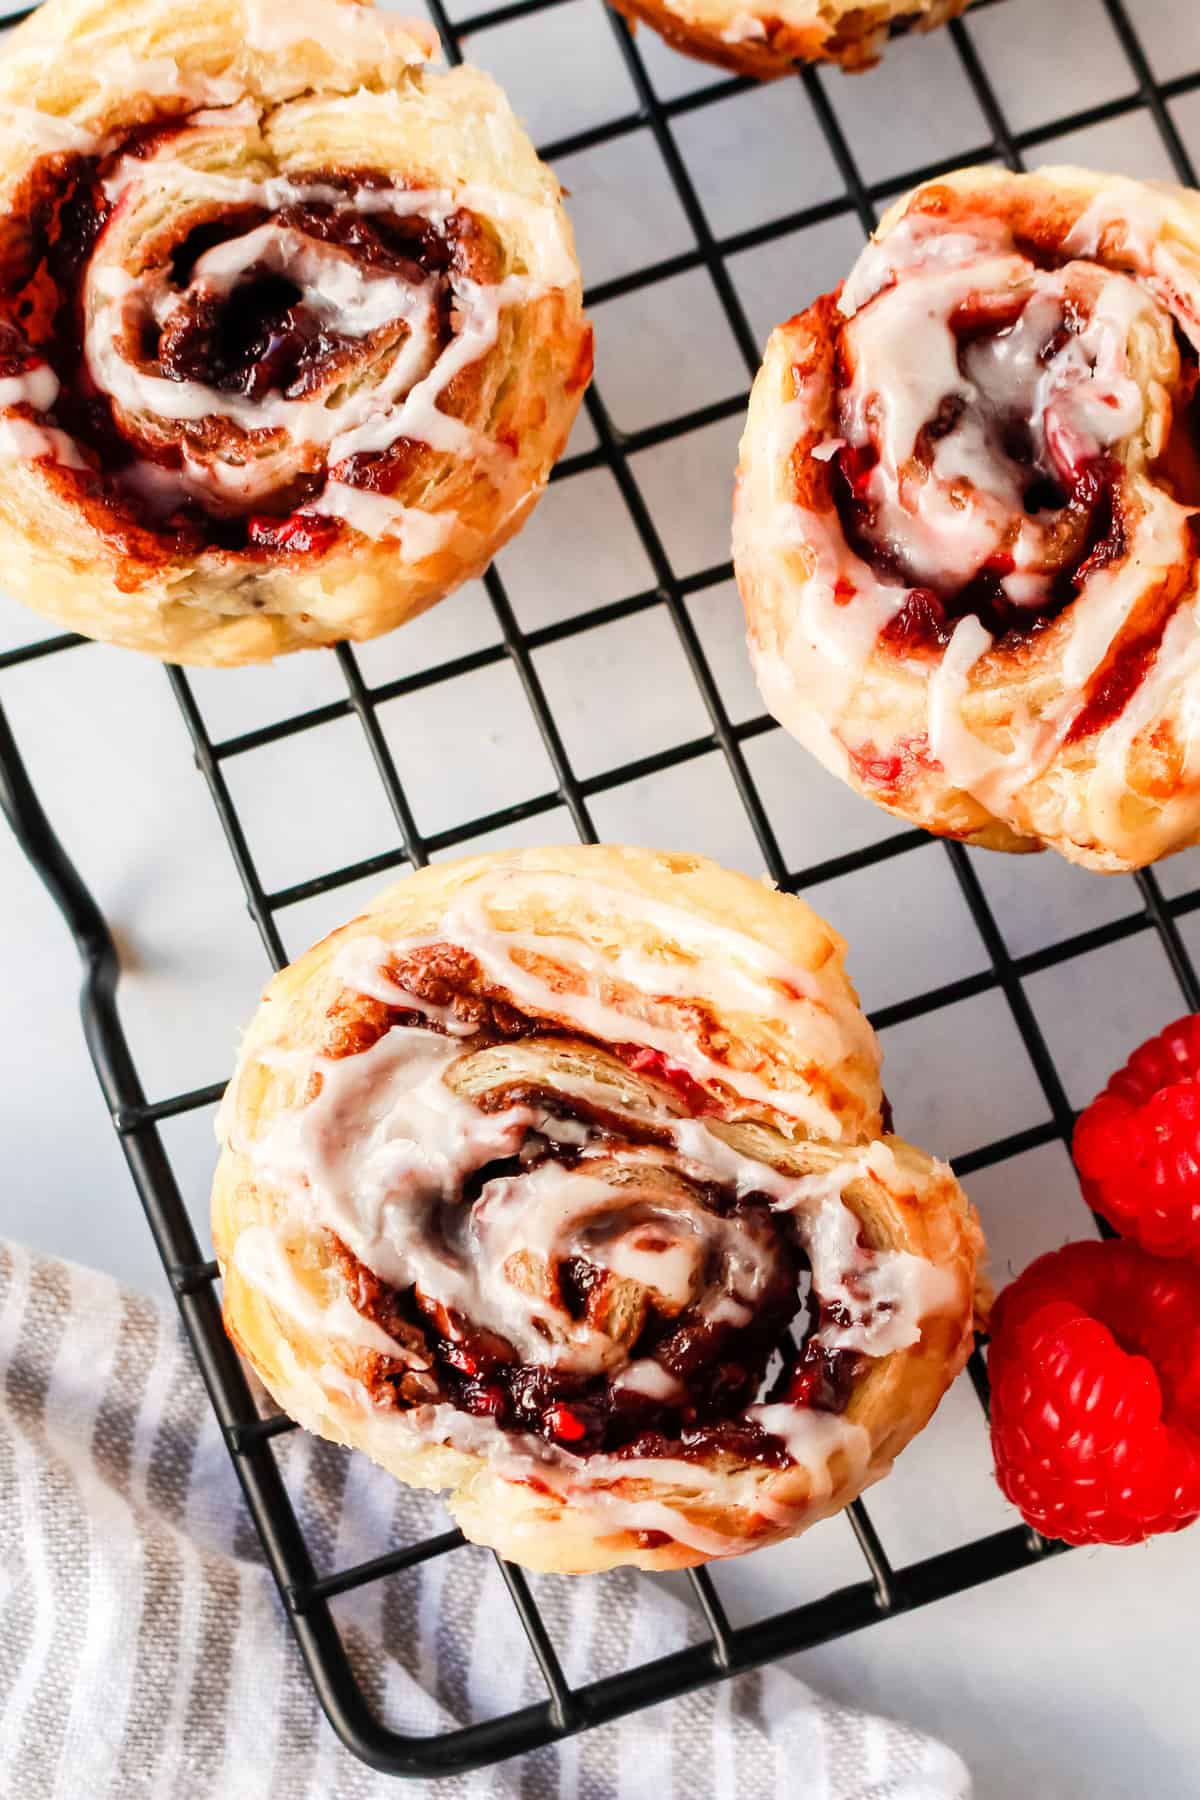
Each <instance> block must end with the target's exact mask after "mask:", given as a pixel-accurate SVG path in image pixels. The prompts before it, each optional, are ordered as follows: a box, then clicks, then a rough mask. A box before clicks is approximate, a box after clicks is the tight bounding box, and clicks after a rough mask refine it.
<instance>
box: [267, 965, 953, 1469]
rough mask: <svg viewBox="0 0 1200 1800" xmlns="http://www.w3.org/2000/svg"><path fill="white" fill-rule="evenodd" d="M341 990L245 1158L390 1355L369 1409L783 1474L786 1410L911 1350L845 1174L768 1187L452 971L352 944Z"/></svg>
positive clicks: (681, 1101) (691, 1102)
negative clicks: (300, 1098)
mask: <svg viewBox="0 0 1200 1800" xmlns="http://www.w3.org/2000/svg"><path fill="white" fill-rule="evenodd" d="M340 968H341V972H342V978H343V980H345V981H346V983H347V987H346V989H345V992H344V995H343V999H342V1001H341V1002H339V1004H338V1007H337V1008H336V1009H335V1025H334V1029H333V1032H332V1034H331V1037H330V1040H329V1046H328V1051H327V1053H326V1054H324V1055H323V1056H321V1057H320V1058H318V1059H317V1061H316V1062H315V1064H314V1066H313V1069H312V1073H311V1075H310V1077H309V1079H308V1083H307V1086H306V1088H305V1090H304V1092H305V1094H306V1098H305V1101H304V1103H303V1104H302V1105H300V1106H299V1107H296V1108H292V1109H288V1110H285V1111H284V1112H283V1113H282V1114H281V1115H280V1116H279V1117H278V1118H277V1120H276V1122H275V1124H274V1125H273V1126H272V1127H271V1128H270V1129H269V1130H268V1132H267V1133H266V1135H265V1137H264V1138H263V1139H262V1140H261V1141H260V1142H258V1143H257V1144H255V1145H254V1146H252V1147H251V1149H250V1154H251V1155H252V1157H253V1159H254V1161H255V1162H256V1163H257V1165H258V1166H259V1168H260V1169H261V1170H262V1171H263V1172H264V1173H265V1174H267V1175H269V1177H270V1178H271V1180H272V1182H273V1183H276V1184H279V1185H280V1186H281V1188H282V1190H283V1191H284V1192H286V1193H288V1194H290V1195H291V1196H292V1199H293V1202H294V1203H295V1202H296V1201H297V1198H298V1196H303V1198H302V1200H301V1201H300V1204H302V1205H303V1207H304V1208H305V1210H306V1211H307V1213H308V1215H309V1217H310V1220H311V1221H312V1222H313V1223H315V1224H317V1225H319V1226H320V1227H322V1228H323V1229H324V1231H325V1232H326V1233H328V1234H329V1235H330V1237H331V1239H332V1242H333V1244H334V1246H335V1254H336V1256H337V1257H338V1258H339V1259H340V1262H341V1266H342V1269H343V1272H344V1274H345V1276H346V1278H347V1280H348V1282H349V1291H350V1294H351V1297H352V1300H353V1303H354V1304H355V1305H356V1306H357V1307H358V1309H359V1310H360V1312H362V1313H364V1314H365V1316H366V1318H367V1319H368V1320H369V1321H370V1322H371V1323H372V1324H373V1325H374V1326H375V1327H378V1328H380V1329H382V1330H383V1331H384V1332H385V1333H386V1334H387V1335H388V1336H389V1337H390V1338H391V1339H392V1340H393V1343H394V1345H395V1352H394V1355H383V1356H381V1357H377V1358H375V1359H374V1361H373V1363H372V1365H371V1368H370V1370H369V1371H368V1373H367V1381H368V1385H369V1388H370V1391H371V1392H372V1394H373V1397H374V1399H375V1402H376V1404H377V1405H380V1404H382V1405H386V1406H401V1407H404V1408H408V1409H412V1408H420V1407H429V1406H434V1407H437V1406H446V1405H448V1406H450V1407H451V1408H453V1409H455V1410H457V1411H458V1412H460V1413H464V1414H467V1415H469V1416H471V1417H473V1418H476V1419H480V1420H484V1421H487V1422H488V1424H489V1426H491V1427H495V1428H497V1429H499V1430H501V1431H507V1432H516V1433H524V1434H531V1435H533V1436H535V1437H537V1438H539V1439H541V1440H543V1441H544V1442H545V1443H548V1444H550V1445H552V1446H557V1447H558V1448H559V1449H560V1450H569V1451H570V1452H571V1453H572V1454H575V1455H579V1456H590V1455H593V1454H603V1455H610V1456H618V1457H621V1456H633V1457H645V1456H654V1457H661V1456H672V1457H688V1456H702V1455H704V1454H707V1453H709V1452H712V1451H714V1450H724V1451H728V1452H729V1453H731V1454H735V1455H737V1456H738V1457H739V1458H741V1459H742V1460H744V1461H756V1462H761V1463H764V1464H767V1465H769V1466H777V1467H786V1466H787V1465H788V1464H789V1461H790V1460H791V1453H790V1451H789V1448H788V1438H789V1435H790V1434H791V1432H792V1430H793V1428H794V1426H795V1421H796V1416H797V1413H798V1412H799V1411H800V1410H802V1409H811V1408H817V1409H820V1410H824V1411H838V1410H840V1409H841V1408H842V1407H843V1406H844V1405H845V1403H846V1400H847V1398H848V1395H849V1392H850V1387H851V1383H852V1380H853V1376H854V1372H855V1369H856V1368H857V1366H858V1364H859V1362H860V1360H861V1358H862V1357H863V1356H864V1355H878V1354H883V1353H884V1351H885V1350H886V1349H890V1348H894V1347H897V1346H902V1345H904V1344H906V1343H910V1342H912V1341H914V1339H915V1337H916V1336H917V1335H919V1325H918V1319H919V1316H920V1310H921V1306H922V1304H923V1300H924V1299H925V1298H927V1297H928V1296H927V1295H926V1294H925V1290H924V1287H923V1285H922V1283H923V1282H924V1280H925V1278H926V1276H927V1274H928V1270H927V1267H926V1265H925V1264H923V1263H922V1262H920V1259H917V1258H914V1257H911V1256H908V1255H906V1254H904V1253H900V1252H890V1251H882V1250H874V1249H871V1248H870V1247H869V1246H868V1245H867V1244H866V1243H865V1242H864V1241H863V1237H862V1233H861V1229H860V1225H859V1221H858V1218H857V1217H856V1215H855V1214H854V1212H853V1211H852V1210H851V1209H850V1207H849V1206H848V1205H847V1204H846V1203H845V1201H844V1200H843V1199H842V1190H843V1189H844V1187H845V1186H846V1184H847V1182H848V1180H850V1179H852V1178H853V1177H854V1174H855V1172H856V1171H858V1172H859V1173H861V1167H865V1166H866V1164H865V1162H864V1161H863V1159H864V1158H865V1157H866V1156H867V1151H866V1150H865V1149H864V1150H863V1151H862V1152H857V1151H855V1152H848V1153H846V1160H844V1161H837V1160H835V1162H834V1165H833V1167H832V1169H831V1170H830V1171H827V1172H822V1173H820V1174H816V1175H788V1174H785V1173H783V1172H781V1170H780V1169H779V1168H778V1167H775V1166H773V1165H772V1164H771V1163H770V1162H769V1161H765V1160H762V1159H760V1158H759V1157H758V1156H755V1155H752V1154H748V1153H747V1152H746V1151H745V1150H744V1149H739V1148H738V1147H737V1145H736V1144H735V1143H733V1142H730V1141H729V1139H728V1137H725V1136H722V1135H721V1131H720V1127H719V1123H718V1122H717V1121H715V1120H713V1119H710V1118H707V1117H696V1116H694V1106H695V1095H696V1094H697V1092H698V1090H697V1089H696V1086H695V1083H694V1082H691V1081H690V1080H689V1079H688V1078H687V1077H686V1076H684V1074H683V1071H682V1069H679V1068H677V1067H676V1066H675V1065H673V1064H672V1063H671V1061H670V1059H669V1058H666V1057H664V1056H662V1055H658V1054H655V1055H649V1056H648V1055H647V1052H646V1051H645V1050H644V1049H642V1048H639V1047H638V1046H637V1045H636V1044H633V1043H629V1044H623V1045H618V1046H612V1045H609V1046H605V1045H603V1044H601V1043H598V1042H596V1041H594V1040H592V1039H589V1038H588V1037H587V1036H576V1035H574V1034H572V1033H570V1032H569V1031H564V1030H563V1028H562V1026H561V1025H555V1024H552V1023H550V1022H549V1021H548V1020H546V1019H543V1018H539V1017H537V1016H536V1015H535V1014H527V1013H524V1012H518V1011H516V1010H515V1009H514V1008H513V1006H512V1005H511V1004H510V1003H509V1002H507V1001H504V1002H498V1001H492V1000H489V999H487V998H486V993H487V984H486V982H485V981H484V980H483V978H482V973H481V970H480V967H479V964H478V962H477V960H476V959H475V958H474V957H473V956H471V955H470V954H469V953H467V952H464V951H463V950H462V949H461V948H458V947H456V946H454V945H451V944H436V945H430V946H425V947H421V948H414V949H412V950H411V951H407V952H403V953H401V954H400V955H396V954H395V953H394V952H390V951H389V949H388V947H387V946H386V945H384V944H383V943H381V942H380V943H376V942H374V941H373V940H357V941H356V942H354V943H352V944H351V945H349V946H347V949H346V951H345V952H344V953H343V957H342V961H341V964H340ZM355 983H361V984H362V985H363V986H365V987H366V988H368V989H369V993H370V995H371V996H373V998H367V997H364V995H363V993H362V991H361V988H359V989H358V990H357V991H356V987H355V985H354V984H355ZM481 995H482V996H484V997H481ZM384 996H386V998H384ZM552 997H553V996H552V994H551V991H550V990H549V989H547V999H548V1000H550V999H551V998H552ZM780 1150H781V1153H782V1151H783V1146H782V1144H781V1145H780ZM872 1153H873V1154H875V1155H879V1154H882V1155H883V1156H884V1158H885V1160H886V1155H887V1153H886V1151H885V1150H884V1147H883V1146H881V1145H876V1146H874V1147H873V1152H872ZM860 1165H861V1167H860ZM255 1243H256V1240H254V1239H253V1238H251V1241H250V1243H249V1246H248V1247H247V1246H246V1240H245V1239H244V1238H243V1239H242V1240H239V1249H238V1252H237V1256H238V1259H239V1264H240V1265H243V1259H246V1258H248V1259H249V1263H248V1264H246V1265H244V1266H245V1268H246V1273H247V1274H248V1275H250V1277H251V1278H252V1279H257V1280H259V1281H260V1282H262V1281H266V1280H269V1264H268V1262H265V1261H264V1262H262V1263H261V1264H260V1263H258V1262H255V1260H254V1259H255V1256H256V1255H260V1254H262V1252H261V1247H260V1250H259V1251H256V1249H255Z"/></svg>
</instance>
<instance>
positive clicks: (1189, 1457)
mask: <svg viewBox="0 0 1200 1800" xmlns="http://www.w3.org/2000/svg"><path fill="white" fill-rule="evenodd" d="M991 1331H992V1342H991V1350H990V1353H989V1357H988V1371H989V1374H990V1376H991V1385H992V1452H993V1454H994V1456H995V1459H996V1479H997V1481H998V1482H999V1483H1000V1486H1001V1488H1002V1490H1003V1491H1004V1493H1005V1494H1006V1495H1007V1496H1008V1498H1009V1499H1010V1500H1011V1501H1012V1503H1013V1505H1014V1506H1015V1507H1016V1508H1017V1509H1018V1511H1019V1512H1020V1514H1021V1516H1022V1518H1024V1519H1025V1520H1026V1522H1027V1523H1028V1524H1030V1525H1033V1526H1036V1527H1037V1529H1038V1530H1039V1531H1041V1532H1043V1533H1044V1534H1045V1535H1046V1536H1047V1537H1055V1538H1064V1539H1065V1540H1066V1541H1067V1543H1069V1544H1134V1543H1140V1542H1141V1540H1142V1539H1144V1538H1148V1537H1153V1536H1154V1535H1156V1534H1157V1533H1158V1532H1161V1531H1178V1530H1179V1529H1180V1528H1181V1527H1182V1526H1184V1525H1190V1524H1191V1522H1192V1520H1193V1519H1195V1518H1196V1517H1197V1516H1198V1515H1200V1271H1198V1270H1195V1269H1191V1268H1188V1267H1186V1266H1184V1265H1181V1264H1179V1263H1168V1262H1163V1261H1161V1260H1160V1259H1159V1258H1157V1257H1153V1256H1148V1255H1147V1254H1146V1252H1145V1251H1144V1250H1141V1249H1139V1248H1138V1246H1137V1245H1136V1244H1126V1243H1121V1242H1118V1241H1115V1240H1114V1241H1110V1242H1108V1243H1099V1242H1096V1243H1085V1244H1068V1245H1067V1246H1066V1248H1065V1249H1063V1250H1054V1251H1051V1252H1050V1254H1049V1255H1047V1256H1041V1257H1039V1258H1038V1260H1037V1261H1036V1262H1035V1263H1033V1264H1031V1265H1030V1267H1029V1268H1028V1269H1026V1271H1025V1273H1024V1274H1023V1275H1021V1276H1019V1277H1018V1279H1017V1280H1016V1281H1014V1282H1013V1283H1012V1284H1011V1286H1010V1287H1008V1288H1006V1289H1005V1291H1004V1292H1003V1293H1002V1294H1001V1295H1000V1298H999V1299H998V1300H997V1302H996V1305H995V1309H994V1311H993V1313H992V1321H991Z"/></svg>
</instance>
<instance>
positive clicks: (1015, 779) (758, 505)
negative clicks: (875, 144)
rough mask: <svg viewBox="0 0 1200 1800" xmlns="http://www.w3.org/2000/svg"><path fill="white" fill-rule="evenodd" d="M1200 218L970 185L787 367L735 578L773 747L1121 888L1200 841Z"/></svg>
mask: <svg viewBox="0 0 1200 1800" xmlns="http://www.w3.org/2000/svg"><path fill="white" fill-rule="evenodd" d="M1198 351H1200V197H1198V196H1197V195H1195V194H1193V193H1190V192H1186V191H1184V190H1182V189H1173V188H1167V187H1162V186H1155V187H1148V186H1144V185H1142V184H1139V183H1137V182H1133V181H1128V180H1124V179H1119V178H1116V177H1109V176H1101V175H1094V174H1091V173H1089V172H1088V171H1086V170H1081V169H1070V168H1063V169H1046V170H1042V171H1040V172H1038V173H1034V174H1027V175H1026V174H1011V173H1007V172H1005V171H1002V170H992V169H989V170H964V171H961V172H959V173H958V174H955V175H951V176H948V177H946V178H944V179H941V180H938V181H934V182H930V183H928V184H927V185H926V186H924V187H922V188H919V189H917V190H916V192H915V193H913V194H910V195H909V196H907V197H906V198H905V199H903V200H901V201H900V202H898V203H897V205H896V206H895V207H894V208H893V209H892V211H891V212H890V213H889V214H888V215H887V217H886V218H885V219H884V221H883V223H882V224H881V226H880V228H879V231H878V232H877V233H876V235H875V237H874V238H873V239H872V241H871V243H870V244H869V245H868V246H867V248H866V249H865V250H864V252H863V255H862V257H861V258H860V260H859V262H858V264H857V265H856V267H855V269H854V271H853V272H852V274H851V275H850V277H849V279H848V280H847V282H846V283H845V285H844V287H842V288H841V289H839V290H838V292H837V293H834V294H830V295H826V296H824V297H823V298H822V299H820V300H818V301H816V302H815V303H814V304H813V305H812V306H810V307H809V308H808V309H807V311H805V312H803V313H800V314H799V315H798V316H797V317H796V318H794V319H792V320H790V321H789V322H788V323H787V324H785V325H782V326H780V327H779V329H778V330H777V331H776V332H775V333H774V334H773V336H772V338H771V340H770V343H769V344H768V347H767V352H766V356H765V360H764V363H763V367H762V370H761V371H760V374H759V376H758V378H757V380H756V383H755V387H754V392H753V395H752V399H751V406H750V415H749V420H748V424H747V429H746V433H745V436H744V438H743V442H742V452H741V468H740V472H739V485H738V495H737V501H736V505H735V521H734V555H735V562H736V566H737V573H738V580H739V585H740V587H741V592H742V597H743V600H744V603H745V607H746V615H747V620H748V624H749V631H750V647H751V654H752V657H753V659H754V663H755V667H756V671H757V674H758V678H759V683H760V686H761V687H762V690H763V694H764V697H765V699H766V701H767V704H768V706H769V707H770V709H771V711H772V712H773V713H774V714H775V716H776V717H777V718H778V719H779V720H780V721H781V722H782V723H783V724H784V725H786V726H787V728H788V729H789V730H790V731H791V732H792V733H793V734H794V735H795V736H796V737H798V738H799V739H800V741H801V742H802V743H804V744H806V745H807V746H808V748H809V749H811V750H812V751H814V752H815V754H816V755H817V756H819V757H820V759H821V760H822V761H823V762H824V763H825V764H826V766H827V767H829V768H830V769H832V770H833V771H834V772H835V773H837V774H839V775H841V776H842V777H843V779H845V780H846V781H848V782H850V783H851V785H852V786H854V787H856V788H857V789H858V790H859V791H860V792H862V793H864V794H867V795H868V796H869V797H870V798H871V799H873V800H875V801H877V802H878V803H879V804H880V805H882V806H884V807H886V808H887V809H888V810H889V811H892V812H895V813H898V814H900V815H901V816H903V817H905V818H908V819H911V820H913V821H914V822H915V823H917V824H920V825H924V826H926V827H927V828H928V829H929V830H931V831H936V832H941V833H943V834H945V835H947V836H952V837H957V838H961V839H963V840H965V841H966V842H969V843H977V844H984V845H990V846H992V847H995V848H1003V849H1017V850H1028V849H1038V848H1041V847H1042V846H1043V845H1050V846H1052V847H1054V848H1055V849H1057V850H1059V851H1061V852H1062V853H1063V854H1064V855H1065V856H1067V857H1069V858H1071V859H1072V860H1073V861H1076V862H1079V863H1083V864H1085V865H1087V866H1089V867H1092V868H1097V869H1104V870H1121V869H1129V868H1137V867H1140V866H1142V865H1144V864H1146V863H1148V862H1151V861H1153V860H1154V859H1155V858H1157V857H1159V856H1163V855H1166V854H1167V853H1168V852H1170V851H1172V850H1177V849H1180V848H1182V847H1183V846H1184V845H1187V844H1190V843H1193V842H1195V841H1196V839H1197V837H1198V836H1200V732H1198V731H1197V720H1196V714H1197V707H1198V705H1200V624H1198V620H1197V580H1198V567H1200V565H1198V562H1197V547H1198V540H1197V533H1196V520H1197V517H1198V516H1200V514H1198V511H1197V509H1198V508H1200V458H1198V456H1197V429H1198V426H1200V414H1198V412H1197V408H1196V399H1195V395H1196V382H1197V355H1198Z"/></svg>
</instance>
